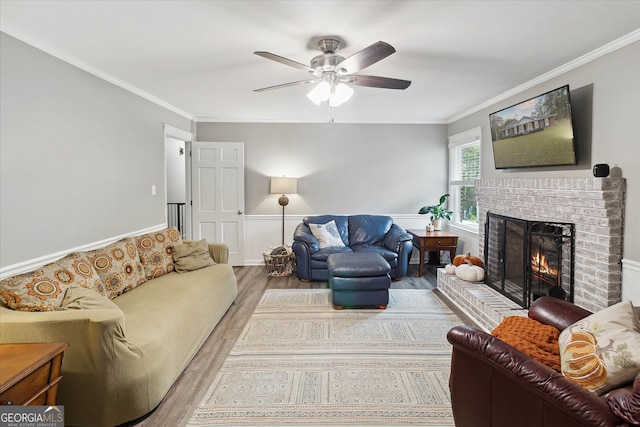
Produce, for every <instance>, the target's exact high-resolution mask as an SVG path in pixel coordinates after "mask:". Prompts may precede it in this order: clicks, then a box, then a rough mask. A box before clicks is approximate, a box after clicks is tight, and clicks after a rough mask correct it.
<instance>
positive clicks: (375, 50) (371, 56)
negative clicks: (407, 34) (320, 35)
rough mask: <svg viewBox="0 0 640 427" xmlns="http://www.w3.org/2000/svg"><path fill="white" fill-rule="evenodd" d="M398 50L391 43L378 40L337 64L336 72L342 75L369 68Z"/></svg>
mask: <svg viewBox="0 0 640 427" xmlns="http://www.w3.org/2000/svg"><path fill="white" fill-rule="evenodd" d="M395 51H396V50H395V49H394V48H393V46H391V45H390V44H389V43H385V42H382V41H380V42H376V43H374V44H372V45H371V46H369V47H365V48H364V49H362V50H361V51H358V52H356V53H354V54H353V55H351V56H349V57H348V58H345V59H344V60H342V62H339V63H338V64H336V68H335V69H336V72H337V73H338V74H340V75H344V74H352V73H357V72H358V71H360V70H363V69H365V68H367V67H368V66H369V65H372V64H375V63H376V62H378V61H380V60H382V59H384V58H386V57H387V56H389V55H391V54H392V53H394V52H395Z"/></svg>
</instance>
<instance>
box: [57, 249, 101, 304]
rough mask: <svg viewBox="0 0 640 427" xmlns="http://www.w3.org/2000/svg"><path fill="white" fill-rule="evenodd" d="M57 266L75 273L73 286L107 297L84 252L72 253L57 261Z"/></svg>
mask: <svg viewBox="0 0 640 427" xmlns="http://www.w3.org/2000/svg"><path fill="white" fill-rule="evenodd" d="M58 264H60V265H61V266H63V267H64V268H66V269H67V270H69V271H71V272H73V273H75V275H76V281H75V284H76V285H79V286H82V287H83V288H87V289H92V290H94V291H96V292H97V293H99V294H100V295H103V296H104V295H107V290H106V288H105V287H104V283H102V279H101V278H100V275H99V274H98V272H97V271H96V270H95V268H93V265H92V264H91V261H89V258H88V257H87V253H86V252H73V253H71V254H69V255H67V256H66V257H64V258H62V259H61V260H59V261H58Z"/></svg>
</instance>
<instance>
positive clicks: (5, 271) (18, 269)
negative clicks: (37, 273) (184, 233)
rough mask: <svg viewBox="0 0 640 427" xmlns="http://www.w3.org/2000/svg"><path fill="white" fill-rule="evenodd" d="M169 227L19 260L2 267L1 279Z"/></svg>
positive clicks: (155, 226)
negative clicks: (76, 253) (71, 255)
mask: <svg viewBox="0 0 640 427" xmlns="http://www.w3.org/2000/svg"><path fill="white" fill-rule="evenodd" d="M165 228H167V224H158V225H154V226H152V227H147V228H143V229H142V230H137V231H133V232H131V233H126V234H121V235H120V236H115V237H110V238H108V239H104V240H100V241H98V242H92V243H87V244H85V245H81V246H77V247H75V248H71V249H66V250H64V251H60V252H56V253H53V254H48V255H44V256H41V257H38V258H34V259H30V260H27V261H23V262H19V263H17V264H12V265H8V266H6V267H2V268H0V279H4V278H5V277H10V276H13V275H15V274H21V273H26V272H28V271H32V270H34V269H36V268H38V267H41V266H43V265H45V264H48V263H50V262H53V261H56V260H59V259H60V258H62V257H64V256H66V255H67V254H70V253H72V252H82V251H91V250H94V249H99V248H102V247H105V246H107V245H110V244H111V243H113V242H117V241H118V240H120V239H124V238H125V237H130V236H139V235H142V234H147V233H153V232H154V231H160V230H163V229H165Z"/></svg>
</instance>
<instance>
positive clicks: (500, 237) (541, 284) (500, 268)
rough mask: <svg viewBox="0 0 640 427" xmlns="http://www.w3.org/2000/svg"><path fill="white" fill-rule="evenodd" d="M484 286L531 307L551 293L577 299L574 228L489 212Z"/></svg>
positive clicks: (486, 229)
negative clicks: (534, 302) (574, 284)
mask: <svg viewBox="0 0 640 427" xmlns="http://www.w3.org/2000/svg"><path fill="white" fill-rule="evenodd" d="M484 250H485V253H484V256H485V269H486V280H485V282H486V284H487V285H489V286H491V287H492V288H494V289H496V290H497V291H498V292H500V293H502V294H503V295H505V296H507V297H508V298H510V299H511V300H513V301H515V302H516V303H518V304H520V306H522V307H524V308H529V306H530V305H531V302H533V301H534V300H535V299H537V298H539V297H541V296H543V295H549V296H553V297H556V298H561V299H564V300H568V301H571V302H573V282H574V252H575V227H574V225H573V224H570V223H560V222H541V221H527V220H524V219H520V218H511V217H507V216H504V215H496V214H492V213H491V212H489V213H487V221H486V223H485V245H484Z"/></svg>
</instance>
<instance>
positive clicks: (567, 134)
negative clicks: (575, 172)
mask: <svg viewBox="0 0 640 427" xmlns="http://www.w3.org/2000/svg"><path fill="white" fill-rule="evenodd" d="M489 123H490V126H491V141H492V145H493V160H494V162H495V167H496V169H507V168H525V167H539V166H559V165H575V164H576V150H575V141H574V138H573V122H572V120H571V99H570V97H569V85H565V86H562V87H559V88H558V89H554V90H552V91H549V92H547V93H544V94H542V95H539V96H536V97H534V98H531V99H527V100H526V101H522V102H520V103H519V104H515V105H512V106H511V107H509V108H505V109H503V110H500V111H496V112H495V113H492V114H490V115H489Z"/></svg>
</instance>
